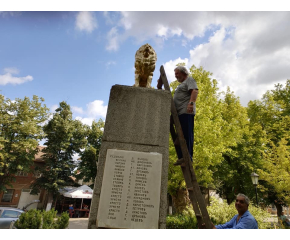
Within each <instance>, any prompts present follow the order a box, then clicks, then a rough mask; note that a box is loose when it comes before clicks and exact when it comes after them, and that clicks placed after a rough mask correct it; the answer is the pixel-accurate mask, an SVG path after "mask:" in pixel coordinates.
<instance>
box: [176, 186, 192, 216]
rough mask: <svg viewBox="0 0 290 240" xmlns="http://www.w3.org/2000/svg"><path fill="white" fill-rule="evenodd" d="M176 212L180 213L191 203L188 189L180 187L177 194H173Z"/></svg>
mask: <svg viewBox="0 0 290 240" xmlns="http://www.w3.org/2000/svg"><path fill="white" fill-rule="evenodd" d="M172 200H173V204H174V207H175V209H176V213H177V214H180V213H182V212H183V211H184V210H186V209H187V207H188V206H189V205H190V204H191V202H190V199H189V196H188V192H187V190H183V189H179V190H178V191H177V193H176V195H175V196H172Z"/></svg>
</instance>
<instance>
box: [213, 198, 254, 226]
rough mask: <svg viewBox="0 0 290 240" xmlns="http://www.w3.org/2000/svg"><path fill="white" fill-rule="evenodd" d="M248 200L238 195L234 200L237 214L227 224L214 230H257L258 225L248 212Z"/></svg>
mask: <svg viewBox="0 0 290 240" xmlns="http://www.w3.org/2000/svg"><path fill="white" fill-rule="evenodd" d="M249 204H250V200H249V198H248V197H247V196H245V195H244V194H241V193H239V194H238V195H237V198H236V204H235V206H236V209H237V211H238V214H237V215H235V216H234V217H233V218H232V219H231V220H230V221H229V222H227V223H225V224H221V225H217V226H214V227H213V228H215V229H258V223H257V221H256V219H255V218H254V217H253V215H252V214H251V213H250V212H249V211H248V207H249Z"/></svg>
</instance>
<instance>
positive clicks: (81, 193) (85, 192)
mask: <svg viewBox="0 0 290 240" xmlns="http://www.w3.org/2000/svg"><path fill="white" fill-rule="evenodd" d="M63 196H65V197H69V198H81V199H82V203H81V208H82V206H83V200H84V198H87V199H92V197H93V189H91V188H90V187H88V186H87V185H83V186H81V187H78V188H76V189H73V190H71V191H68V192H65V193H63Z"/></svg>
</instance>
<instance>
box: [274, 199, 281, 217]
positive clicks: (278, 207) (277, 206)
mask: <svg viewBox="0 0 290 240" xmlns="http://www.w3.org/2000/svg"><path fill="white" fill-rule="evenodd" d="M274 204H275V206H276V208H277V216H278V217H280V216H281V213H282V205H281V204H279V203H276V202H274Z"/></svg>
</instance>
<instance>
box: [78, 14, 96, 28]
mask: <svg viewBox="0 0 290 240" xmlns="http://www.w3.org/2000/svg"><path fill="white" fill-rule="evenodd" d="M75 26H76V29H77V30H79V31H85V32H88V33H91V32H92V31H93V30H94V29H95V28H97V27H98V23H97V20H96V18H95V16H94V13H93V12H79V13H78V15H77V17H76V25H75Z"/></svg>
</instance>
